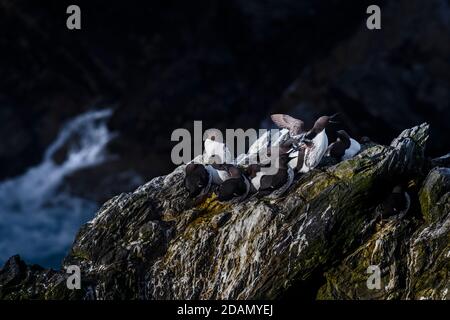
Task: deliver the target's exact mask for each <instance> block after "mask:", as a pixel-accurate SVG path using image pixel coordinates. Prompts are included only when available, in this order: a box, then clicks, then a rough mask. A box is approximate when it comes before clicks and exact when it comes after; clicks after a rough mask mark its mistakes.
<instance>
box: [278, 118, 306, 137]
mask: <svg viewBox="0 0 450 320" xmlns="http://www.w3.org/2000/svg"><path fill="white" fill-rule="evenodd" d="M270 118H272V121H273V122H274V123H275V124H276V125H277V126H278V127H280V128H285V129H288V130H289V132H290V133H291V134H292V135H298V134H300V133H302V132H303V127H304V122H303V121H302V120H300V119H296V118H294V117H291V116H289V115H287V114H281V113H277V114H272V115H271V116H270Z"/></svg>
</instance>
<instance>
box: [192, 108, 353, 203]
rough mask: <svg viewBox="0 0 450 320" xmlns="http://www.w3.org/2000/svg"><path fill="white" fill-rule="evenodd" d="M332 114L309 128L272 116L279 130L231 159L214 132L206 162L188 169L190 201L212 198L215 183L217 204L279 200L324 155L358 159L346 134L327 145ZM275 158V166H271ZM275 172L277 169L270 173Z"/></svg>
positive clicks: (207, 146) (288, 118) (340, 133)
mask: <svg viewBox="0 0 450 320" xmlns="http://www.w3.org/2000/svg"><path fill="white" fill-rule="evenodd" d="M335 117H336V115H332V116H322V117H320V118H318V119H317V121H316V122H315V123H314V126H313V127H312V128H311V129H310V130H309V131H306V130H305V126H304V122H303V121H302V120H299V119H296V118H293V117H291V116H289V115H286V114H273V115H271V118H272V121H273V122H274V123H275V124H276V125H277V126H278V127H279V128H280V129H281V130H280V131H279V132H278V134H275V135H272V134H271V133H270V132H269V131H267V132H266V133H265V134H264V135H262V136H261V137H260V138H259V139H258V140H256V141H255V142H254V143H253V144H252V145H251V146H250V148H249V150H248V152H247V153H246V154H242V155H240V156H239V157H238V158H237V159H233V157H232V155H231V152H230V151H229V149H228V147H227V146H226V145H225V144H224V143H222V142H219V141H217V140H215V136H214V134H209V135H207V138H206V140H205V143H204V147H205V148H204V149H205V152H204V155H203V159H204V161H203V163H199V162H195V161H191V162H190V163H189V164H187V165H186V167H185V179H184V186H185V187H186V189H187V191H188V193H189V196H190V197H191V198H197V197H201V196H204V195H206V194H208V192H209V191H210V190H211V187H212V186H213V185H215V186H217V189H216V191H215V193H216V194H217V197H218V200H219V201H233V202H235V201H242V200H244V199H245V198H247V197H248V196H249V195H250V194H256V195H257V196H264V197H268V198H277V197H279V196H281V195H282V194H283V193H284V192H286V190H287V189H288V188H289V187H290V186H291V184H292V182H293V181H294V177H295V176H296V175H300V174H303V173H306V172H308V171H310V170H312V169H314V168H315V167H317V166H318V165H319V163H320V161H321V160H322V158H323V157H324V156H325V155H328V156H330V157H333V158H335V159H336V160H338V161H341V160H347V159H350V158H352V157H353V156H355V155H356V154H357V153H358V152H359V151H360V149H361V146H360V144H359V143H358V142H357V141H356V140H354V139H352V138H351V137H350V136H349V135H348V134H347V133H346V132H345V131H344V130H339V131H337V139H336V141H335V142H333V143H332V144H330V145H328V137H327V134H326V132H325V129H326V128H327V126H328V124H329V123H336V122H335V121H334V118H335ZM273 160H274V162H275V163H274V165H275V166H274V167H271V164H272V161H273ZM270 168H275V170H269V169H270Z"/></svg>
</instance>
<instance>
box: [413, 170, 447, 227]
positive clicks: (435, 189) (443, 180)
mask: <svg viewBox="0 0 450 320" xmlns="http://www.w3.org/2000/svg"><path fill="white" fill-rule="evenodd" d="M419 199H420V206H421V208H422V214H423V217H424V219H425V221H426V222H428V223H433V222H435V221H437V220H439V219H440V218H441V217H442V215H445V214H446V213H448V212H450V169H449V168H434V169H432V170H431V171H430V173H429V174H428V176H427V177H426V179H425V182H424V184H423V186H422V189H421V190H420V192H419Z"/></svg>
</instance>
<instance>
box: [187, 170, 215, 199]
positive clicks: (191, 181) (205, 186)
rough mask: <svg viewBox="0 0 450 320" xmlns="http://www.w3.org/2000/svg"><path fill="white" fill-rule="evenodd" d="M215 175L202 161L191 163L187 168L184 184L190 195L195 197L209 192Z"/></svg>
mask: <svg viewBox="0 0 450 320" xmlns="http://www.w3.org/2000/svg"><path fill="white" fill-rule="evenodd" d="M212 178H213V176H212V175H211V174H210V172H209V171H208V169H207V168H206V166H204V165H203V164H200V163H193V162H192V163H189V164H188V165H186V168H185V177H184V186H185V188H186V189H187V190H188V193H189V197H191V198H195V197H197V196H201V195H204V194H206V193H208V192H209V189H210V188H211V184H212Z"/></svg>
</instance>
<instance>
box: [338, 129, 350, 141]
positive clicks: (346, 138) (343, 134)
mask: <svg viewBox="0 0 450 320" xmlns="http://www.w3.org/2000/svg"><path fill="white" fill-rule="evenodd" d="M336 134H337V136H338V138H340V139H341V140H342V141H350V136H349V135H348V133H347V132H345V130H338V131H336Z"/></svg>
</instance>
